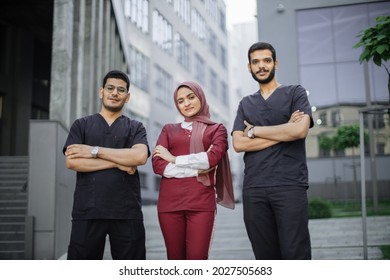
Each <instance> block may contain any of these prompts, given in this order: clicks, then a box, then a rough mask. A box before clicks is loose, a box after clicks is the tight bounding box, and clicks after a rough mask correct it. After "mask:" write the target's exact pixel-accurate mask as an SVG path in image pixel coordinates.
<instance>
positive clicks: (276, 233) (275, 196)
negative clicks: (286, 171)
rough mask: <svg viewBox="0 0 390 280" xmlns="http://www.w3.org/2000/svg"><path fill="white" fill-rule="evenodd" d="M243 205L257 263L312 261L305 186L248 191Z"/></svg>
mask: <svg viewBox="0 0 390 280" xmlns="http://www.w3.org/2000/svg"><path fill="white" fill-rule="evenodd" d="M243 206H244V222H245V227H246V230H247V233H248V237H249V240H250V242H251V245H252V249H253V252H254V254H255V258H256V259H257V260H280V259H284V260H299V259H304V260H307V259H311V245H310V234H309V228H308V203H307V191H306V188H305V187H294V186H280V187H269V188H263V187H262V188H248V189H244V191H243Z"/></svg>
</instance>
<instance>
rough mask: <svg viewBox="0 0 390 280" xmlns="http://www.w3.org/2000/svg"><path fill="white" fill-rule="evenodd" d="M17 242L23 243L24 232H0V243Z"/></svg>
mask: <svg viewBox="0 0 390 280" xmlns="http://www.w3.org/2000/svg"><path fill="white" fill-rule="evenodd" d="M1 241H3V242H5V241H7V242H8V241H19V242H24V231H1V232H0V242H1Z"/></svg>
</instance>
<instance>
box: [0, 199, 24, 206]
mask: <svg viewBox="0 0 390 280" xmlns="http://www.w3.org/2000/svg"><path fill="white" fill-rule="evenodd" d="M26 206H27V199H13V200H3V199H0V208H6V207H26Z"/></svg>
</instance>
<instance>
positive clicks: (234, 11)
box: [225, 0, 256, 29]
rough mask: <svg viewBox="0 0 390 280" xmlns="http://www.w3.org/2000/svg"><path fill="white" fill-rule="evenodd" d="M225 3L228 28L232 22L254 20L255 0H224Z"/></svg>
mask: <svg viewBox="0 0 390 280" xmlns="http://www.w3.org/2000/svg"><path fill="white" fill-rule="evenodd" d="M225 3H226V17H227V18H226V22H227V26H228V29H231V26H232V25H233V24H236V23H243V22H248V21H253V20H255V17H254V15H255V14H256V0H226V1H225Z"/></svg>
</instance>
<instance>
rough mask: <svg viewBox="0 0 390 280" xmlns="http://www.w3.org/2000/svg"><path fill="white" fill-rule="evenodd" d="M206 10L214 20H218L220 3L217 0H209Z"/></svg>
mask: <svg viewBox="0 0 390 280" xmlns="http://www.w3.org/2000/svg"><path fill="white" fill-rule="evenodd" d="M206 10H207V12H208V14H209V15H210V16H211V18H212V19H213V20H215V21H217V20H218V4H217V1H216V0H207V1H206Z"/></svg>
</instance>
